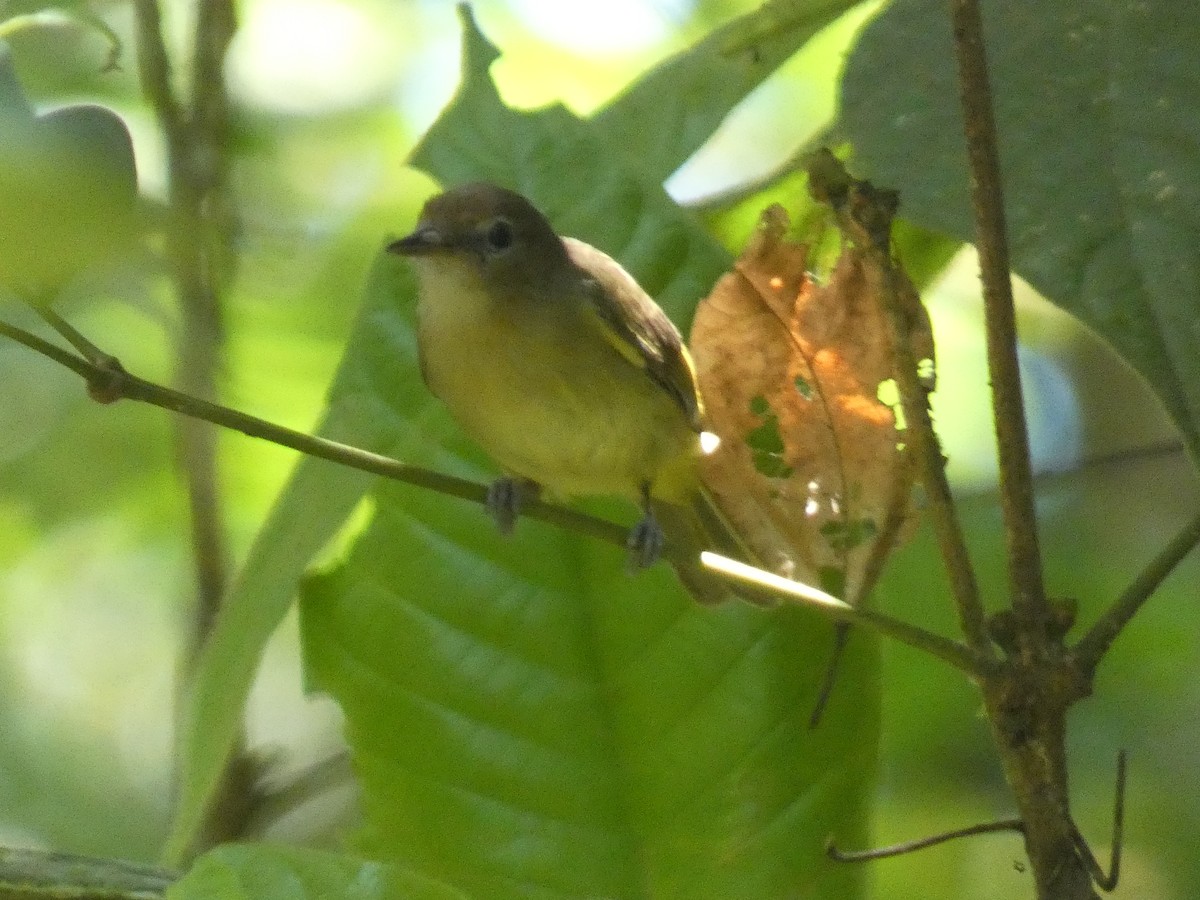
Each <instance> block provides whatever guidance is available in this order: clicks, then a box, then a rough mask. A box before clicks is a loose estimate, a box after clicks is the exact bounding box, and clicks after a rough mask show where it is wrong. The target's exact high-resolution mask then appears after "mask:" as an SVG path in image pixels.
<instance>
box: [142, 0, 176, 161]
mask: <svg viewBox="0 0 1200 900" xmlns="http://www.w3.org/2000/svg"><path fill="white" fill-rule="evenodd" d="M134 11H135V13H136V16H135V19H136V23H137V48H138V49H137V55H138V71H139V72H140V74H141V82H142V90H143V91H145V92H146V97H147V99H148V100H149V101H150V105H151V106H152V107H153V108H154V112H155V114H156V115H157V116H158V119H159V121H160V122H161V123H162V126H163V131H164V132H166V134H167V142H168V143H171V142H173V141H174V140H177V139H178V134H179V131H180V127H181V125H182V122H183V112H182V110H181V109H180V108H179V103H178V101H176V99H175V94H174V92H173V91H172V90H171V64H170V62H169V61H168V59H167V48H166V44H165V43H164V42H163V31H162V16H161V14H160V12H159V9H158V0H134Z"/></svg>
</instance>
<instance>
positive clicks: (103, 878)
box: [0, 847, 179, 900]
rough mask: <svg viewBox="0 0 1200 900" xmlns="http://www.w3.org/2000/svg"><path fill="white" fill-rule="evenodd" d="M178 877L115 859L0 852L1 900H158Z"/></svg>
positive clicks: (71, 854)
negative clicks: (11, 899) (18, 899)
mask: <svg viewBox="0 0 1200 900" xmlns="http://www.w3.org/2000/svg"><path fill="white" fill-rule="evenodd" d="M178 878H179V873H177V872H173V871H171V870H169V869H160V868H156V867H154V866H147V865H142V864H140V863H134V862H126V861H125V860H119V859H97V858H94V857H90V856H77V855H75V854H73V853H57V852H52V851H46V850H18V849H11V848H8V847H0V896H4V897H18V896H19V897H22V898H25V900H38V898H44V900H62V898H64V897H70V898H72V900H90V898H95V900H157V898H159V897H162V896H164V895H165V894H166V892H167V889H168V888H169V887H170V886H171V884H172V883H174V882H175V881H176V880H177V879H178Z"/></svg>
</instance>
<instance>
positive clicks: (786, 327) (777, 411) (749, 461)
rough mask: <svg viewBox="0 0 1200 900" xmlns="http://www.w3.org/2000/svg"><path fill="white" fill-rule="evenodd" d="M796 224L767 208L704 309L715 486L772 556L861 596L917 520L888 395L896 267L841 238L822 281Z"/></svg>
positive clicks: (924, 334)
mask: <svg viewBox="0 0 1200 900" xmlns="http://www.w3.org/2000/svg"><path fill="white" fill-rule="evenodd" d="M787 228H788V218H787V214H786V213H785V212H784V211H783V209H782V208H781V207H779V206H773V207H771V208H770V209H768V210H766V211H765V212H764V213H763V215H762V218H761V220H760V222H759V227H758V229H757V231H756V233H755V235H754V237H753V238H752V239H751V241H750V243H749V245H748V246H747V247H746V249H745V251H744V252H743V253H742V256H741V257H740V258H739V259H738V261H737V263H736V264H735V265H734V268H733V271H731V272H729V273H727V274H726V275H724V276H723V277H722V278H721V280H720V281H718V283H717V285H716V286H715V288H714V289H713V291H712V293H711V294H710V295H709V296H708V298H707V299H705V300H704V301H703V302H702V303H701V304H700V307H699V309H698V310H697V312H696V317H695V321H694V323H693V326H692V333H691V342H690V343H691V349H692V354H693V356H694V357H695V361H696V368H697V374H698V377H699V382H700V389H701V393H702V394H703V396H704V400H705V404H706V407H707V414H708V420H709V421H708V425H709V427H710V428H712V429H713V430H714V431H716V432H717V433H718V434H719V435H720V436H721V438H722V441H721V446H720V448H719V449H718V450H717V451H716V452H715V453H714V454H712V455H710V456H709V457H707V458H706V459H705V462H704V467H705V468H704V477H705V483H706V486H707V488H708V490H709V491H710V492H711V493H712V494H713V496H714V498H715V499H716V501H717V503H718V505H719V506H720V508H721V509H722V511H723V513H724V515H725V516H726V517H727V519H728V520H729V522H730V524H731V526H732V527H733V528H734V529H735V530H736V531H737V532H738V534H739V535H740V537H741V538H742V540H743V541H744V542H745V543H746V545H747V546H748V547H749V548H750V550H751V551H752V552H753V553H754V555H755V556H756V557H757V558H758V560H759V561H760V563H761V564H763V565H765V566H767V567H769V568H772V569H774V570H775V571H777V572H780V573H781V574H785V575H789V576H790V577H793V578H796V579H799V580H802V581H808V582H810V583H816V584H819V585H820V586H822V587H824V588H825V589H827V590H829V589H838V590H837V593H839V594H842V593H843V591H844V592H845V593H844V594H843V595H844V596H846V597H847V599H850V600H851V601H855V600H858V599H861V595H862V593H863V590H864V589H869V586H870V584H871V583H872V582H873V580H874V577H875V576H876V575H877V574H878V570H879V568H880V567H881V565H882V561H883V558H884V557H885V556H886V554H887V552H888V551H889V550H890V549H891V548H892V547H893V546H895V545H896V543H898V542H899V540H901V538H902V536H903V535H904V534H905V533H906V532H907V530H908V525H909V524H910V523H911V522H912V521H913V519H914V507H913V503H912V475H911V473H910V469H909V466H908V464H907V459H906V456H905V453H904V449H903V433H902V432H901V431H898V430H897V427H896V416H895V414H894V412H893V410H892V408H891V407H889V406H888V405H887V404H886V403H884V402H883V401H881V400H880V399H879V391H880V386H881V385H882V384H883V383H884V382H888V381H890V380H891V379H892V377H893V371H894V362H893V353H892V346H891V338H890V337H889V335H890V331H889V329H888V327H887V321H886V319H885V312H884V309H883V305H882V303H881V302H880V291H881V290H883V284H884V283H885V277H886V273H884V272H882V271H880V267H879V266H878V265H877V264H875V263H872V261H871V260H870V259H869V258H868V255H867V254H865V253H863V252H862V251H860V250H859V249H858V247H857V245H856V244H855V243H854V242H852V241H849V240H844V241H843V249H842V252H841V256H840V257H839V259H838V260H837V263H836V264H835V265H834V267H833V270H832V272H831V273H830V274H829V277H828V279H827V280H826V281H825V282H824V283H821V284H818V283H817V282H816V280H815V279H814V278H813V277H812V276H811V275H810V274H809V273H808V271H807V264H808V248H807V247H806V246H805V245H804V244H800V243H795V242H792V241H789V240H787V239H785V237H784V235H785V233H786V231H787ZM893 271H894V270H893ZM902 280H903V279H902ZM901 290H902V291H904V292H906V297H905V298H904V300H905V308H906V309H909V310H912V311H913V312H912V315H913V317H914V319H915V322H914V326H913V328H912V332H913V338H912V340H913V343H914V346H913V350H914V352H915V353H916V355H917V358H918V359H928V360H931V361H932V359H933V337H932V333H931V331H930V327H929V321H928V318H927V317H926V316H925V313H924V310H923V308H921V306H920V303H919V301H918V300H917V299H916V294H915V291H913V290H912V287H911V285H909V284H908V283H907V281H906V280H904V283H903V284H902V285H901Z"/></svg>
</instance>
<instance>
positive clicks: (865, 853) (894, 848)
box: [825, 819, 1025, 862]
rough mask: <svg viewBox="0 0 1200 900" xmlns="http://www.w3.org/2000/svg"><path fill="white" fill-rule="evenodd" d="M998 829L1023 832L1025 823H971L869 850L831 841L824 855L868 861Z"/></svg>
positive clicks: (847, 860) (1016, 820)
mask: <svg viewBox="0 0 1200 900" xmlns="http://www.w3.org/2000/svg"><path fill="white" fill-rule="evenodd" d="M998 831H1016V832H1021V833H1023V832H1024V831H1025V823H1024V822H1022V821H1021V820H1020V819H1001V820H1000V821H998V822H985V823H983V824H982V825H971V826H969V827H967V828H957V829H955V830H954V831H944V832H942V833H941V834H935V835H931V836H930V837H926V838H919V839H918V840H915V841H904V842H903V843H900V844H892V845H890V846H888V847H873V848H871V849H870V850H839V849H838V848H837V847H836V846H834V845H833V844H832V843H830V844H829V846H827V847H826V848H825V853H826V855H827V856H828V857H829V858H830V859H832V860H834V861H835V862H869V861H871V860H873V859H887V858H888V857H891V856H903V855H904V854H906V853H914V852H916V851H917V850H924V849H926V848H927V847H936V846H937V845H938V844H944V843H945V842H946V841H953V840H957V839H958V838H965V837H975V836H976V835H980V834H995V833H996V832H998Z"/></svg>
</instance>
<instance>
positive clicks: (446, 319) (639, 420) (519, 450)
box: [416, 258, 699, 502]
mask: <svg viewBox="0 0 1200 900" xmlns="http://www.w3.org/2000/svg"><path fill="white" fill-rule="evenodd" d="M416 263H417V266H418V274H419V276H420V278H421V299H420V307H419V332H418V337H419V342H420V348H421V357H422V369H423V372H424V375H425V379H426V381H427V382H428V384H429V387H430V390H432V391H433V393H434V394H435V395H437V396H438V397H439V398H440V399H441V400H442V401H443V402H444V403H445V404H446V406H447V407H448V408H449V410H450V413H451V415H452V416H453V417H454V418H455V419H456V420H457V421H458V423H459V424H460V425H461V426H462V428H463V429H464V430H465V431H466V432H467V433H468V434H469V435H470V436H471V437H472V438H473V439H474V440H476V441H477V442H478V443H479V444H480V446H482V447H483V449H484V450H485V451H486V452H487V453H488V454H489V455H490V456H491V457H492V458H493V459H494V460H495V461H496V462H497V463H498V464H499V465H500V467H501V468H502V469H504V470H505V472H506V473H507V474H510V475H516V476H520V477H522V478H528V479H531V480H533V481H536V482H538V483H539V484H542V485H543V486H544V487H545V488H547V489H548V490H549V491H551V492H552V493H554V494H557V495H560V496H565V497H572V496H580V495H590V494H621V495H625V496H629V497H633V498H636V497H637V496H638V495H639V492H640V489H641V486H642V485H643V484H649V485H651V486H652V488H653V490H654V493H655V494H656V495H658V496H661V497H662V498H663V499H667V500H673V501H676V502H682V499H683V497H682V496H678V495H681V494H685V493H687V491H688V490H690V488H691V481H692V478H694V468H693V467H694V462H695V459H696V457H697V456H698V454H699V443H698V437H697V435H696V433H695V432H694V431H693V429H692V428H691V426H690V425H689V423H688V422H687V420H686V417H685V416H684V414H683V412H682V411H681V410H680V409H679V407H678V405H677V404H676V403H675V402H674V401H673V400H672V399H671V397H670V396H669V395H667V393H666V392H665V391H664V390H663V389H662V388H661V387H659V386H658V385H657V384H656V383H655V382H653V381H652V380H651V379H650V378H649V377H648V376H647V375H646V373H645V371H644V370H643V369H640V368H638V367H637V366H635V365H633V364H632V363H631V362H630V361H629V360H628V359H627V358H625V357H623V356H622V355H621V354H620V353H619V352H618V351H617V350H616V349H615V348H614V347H613V346H612V345H611V344H609V343H608V342H606V341H605V340H604V339H603V337H601V336H600V335H599V334H598V333H596V332H595V330H594V329H593V328H592V327H591V326H590V325H589V324H588V322H587V320H586V318H585V316H584V315H583V310H582V308H581V307H580V306H579V305H578V303H577V302H575V299H574V298H569V297H568V298H563V299H562V302H548V301H546V300H537V301H533V302H530V303H520V302H515V303H514V302H511V301H500V302H494V301H493V299H492V298H491V297H489V295H488V294H487V292H486V291H484V289H483V286H482V285H481V283H480V281H479V278H478V275H477V274H476V273H475V271H474V270H473V269H472V268H471V266H470V265H469V263H466V262H464V261H461V260H457V259H448V258H437V259H432V258H427V259H421V260H416ZM684 484H686V485H687V487H686V489H685V488H684V487H683V485H684Z"/></svg>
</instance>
